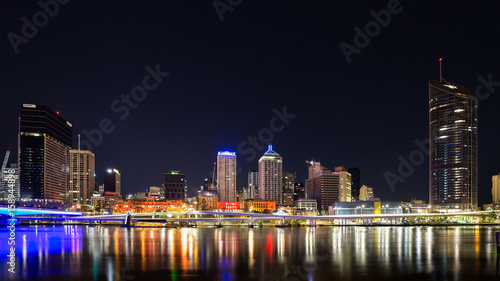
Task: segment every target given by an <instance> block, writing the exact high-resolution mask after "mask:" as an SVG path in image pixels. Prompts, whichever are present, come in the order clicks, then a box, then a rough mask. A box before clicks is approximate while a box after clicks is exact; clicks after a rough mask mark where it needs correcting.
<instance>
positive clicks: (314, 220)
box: [309, 219, 316, 227]
mask: <svg viewBox="0 0 500 281" xmlns="http://www.w3.org/2000/svg"><path fill="white" fill-rule="evenodd" d="M309 226H310V227H316V219H311V220H309Z"/></svg>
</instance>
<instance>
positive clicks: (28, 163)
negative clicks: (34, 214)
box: [18, 104, 73, 202]
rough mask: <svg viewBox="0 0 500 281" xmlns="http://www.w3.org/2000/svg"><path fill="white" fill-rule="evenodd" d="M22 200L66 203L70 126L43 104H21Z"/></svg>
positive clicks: (71, 131)
mask: <svg viewBox="0 0 500 281" xmlns="http://www.w3.org/2000/svg"><path fill="white" fill-rule="evenodd" d="M19 123H20V124H19V150H18V151H19V156H18V157H19V184H20V195H21V199H25V200H43V199H45V200H51V201H57V202H65V201H66V200H67V192H68V177H69V167H68V162H69V150H70V147H71V146H72V142H73V126H72V124H71V123H69V122H68V121H66V120H65V119H64V118H62V117H61V116H60V115H59V114H58V113H56V112H54V111H52V110H51V109H50V108H48V107H46V106H44V105H35V104H23V105H21V116H20V120H19Z"/></svg>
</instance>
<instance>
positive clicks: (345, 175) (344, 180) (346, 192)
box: [334, 167, 352, 202]
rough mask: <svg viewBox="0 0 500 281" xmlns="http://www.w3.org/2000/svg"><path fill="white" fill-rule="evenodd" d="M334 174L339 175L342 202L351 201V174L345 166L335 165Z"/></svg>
mask: <svg viewBox="0 0 500 281" xmlns="http://www.w3.org/2000/svg"><path fill="white" fill-rule="evenodd" d="M334 174H338V175H339V188H340V200H339V201H342V202H351V201H352V196H351V194H352V186H351V183H352V176H351V174H350V173H349V172H348V170H347V168H346V167H335V172H334Z"/></svg>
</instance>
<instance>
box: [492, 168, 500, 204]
mask: <svg viewBox="0 0 500 281" xmlns="http://www.w3.org/2000/svg"><path fill="white" fill-rule="evenodd" d="M491 195H492V197H493V198H492V200H491V202H492V203H493V204H495V205H498V204H500V174H498V175H494V176H492V177H491Z"/></svg>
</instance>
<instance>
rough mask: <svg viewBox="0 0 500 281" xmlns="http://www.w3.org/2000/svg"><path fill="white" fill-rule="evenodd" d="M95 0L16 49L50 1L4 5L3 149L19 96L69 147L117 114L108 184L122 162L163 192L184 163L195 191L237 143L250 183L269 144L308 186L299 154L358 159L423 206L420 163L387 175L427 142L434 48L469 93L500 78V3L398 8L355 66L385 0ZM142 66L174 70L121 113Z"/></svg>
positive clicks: (486, 146)
mask: <svg viewBox="0 0 500 281" xmlns="http://www.w3.org/2000/svg"><path fill="white" fill-rule="evenodd" d="M44 1H45V0H44ZM61 1H62V0H61ZM90 2H91V1H75V0H73V1H69V3H67V4H65V5H59V9H58V11H57V12H56V13H54V16H53V17H49V19H48V21H47V23H46V24H45V25H44V26H42V27H40V28H38V32H37V33H36V34H34V35H33V36H31V35H30V36H31V37H32V38H29V39H26V40H27V41H24V42H26V43H19V42H18V43H19V45H18V46H17V48H18V50H19V51H18V52H17V53H16V52H15V51H14V48H13V45H12V44H11V42H10V41H9V36H8V34H9V33H10V32H12V33H14V34H16V36H22V27H23V24H24V23H23V21H22V20H21V19H22V18H23V17H26V18H27V19H28V20H29V21H30V22H33V15H34V14H35V13H37V12H38V11H41V10H42V8H41V7H40V6H39V5H38V4H37V3H36V1H14V0H8V1H1V3H0V11H1V12H0V13H1V19H2V24H1V33H2V34H3V39H2V40H1V41H0V48H1V63H0V68H1V73H2V75H1V80H2V81H1V86H0V87H1V93H2V100H3V101H2V110H1V112H0V120H1V121H2V122H0V131H1V132H2V134H1V138H0V155H1V157H2V159H3V155H4V151H5V150H6V149H7V147H8V145H9V143H10V142H13V143H14V144H16V142H17V136H16V134H17V118H18V115H19V105H20V104H22V103H34V104H44V105H47V106H49V107H50V108H52V109H53V110H54V111H60V113H61V116H63V117H64V118H65V119H67V120H68V121H70V122H71V123H72V124H73V128H74V146H75V147H76V144H77V134H78V133H82V131H83V130H86V131H91V130H93V129H97V128H99V123H100V122H101V120H103V119H104V120H105V121H104V122H106V120H107V119H105V118H109V120H110V121H109V120H108V122H112V125H109V124H108V125H107V127H109V126H111V127H113V126H114V130H113V131H112V132H109V133H104V134H103V139H102V142H101V143H100V144H99V145H97V146H95V145H94V147H93V149H92V151H93V152H94V153H95V154H96V162H97V168H96V170H97V175H98V180H99V182H100V183H102V179H103V177H102V174H103V172H104V171H105V170H106V169H107V168H110V167H113V168H117V169H119V170H120V171H121V173H122V193H123V194H125V193H134V192H138V191H140V190H143V189H146V188H148V187H149V186H155V185H156V186H160V185H161V184H162V182H163V179H164V173H165V172H166V171H170V170H179V171H183V172H185V173H186V174H187V180H188V186H189V196H194V195H195V190H196V189H198V188H199V186H200V185H202V184H203V179H204V178H206V177H208V176H209V175H211V171H212V167H213V162H214V161H216V154H217V151H219V150H226V149H227V150H233V151H237V152H238V164H239V166H240V169H241V173H239V174H238V176H237V179H238V180H237V181H238V187H243V186H246V185H247V173H248V170H250V169H257V164H258V162H257V161H258V158H259V157H260V156H261V155H262V154H263V153H264V152H265V150H266V148H264V146H267V142H272V144H273V146H274V150H275V151H276V152H278V153H279V154H280V155H281V156H282V157H283V163H284V164H283V167H284V170H285V171H291V172H296V173H297V179H298V180H299V181H304V180H305V178H306V176H307V164H306V163H305V162H304V160H306V159H311V158H314V159H315V160H319V161H321V164H322V165H323V166H326V167H328V168H331V169H333V168H334V167H335V166H345V167H355V166H357V167H359V168H360V169H361V183H362V184H366V185H368V186H371V187H373V188H374V193H375V196H376V197H381V198H382V199H383V200H404V201H408V200H410V199H411V198H417V199H423V200H426V201H428V200H429V198H428V160H427V159H425V162H424V163H422V164H420V165H416V167H415V168H414V172H413V173H410V175H408V176H405V177H404V178H405V181H404V182H403V183H401V182H398V183H396V185H395V189H394V190H391V188H390V187H389V184H388V183H387V181H386V179H385V178H384V173H386V172H387V171H389V172H392V173H394V174H398V165H399V163H400V160H399V159H398V156H400V155H401V156H402V158H404V159H408V156H409V155H410V153H412V151H415V150H418V146H417V145H416V144H415V143H414V141H415V140H425V139H427V138H428V81H429V80H431V79H439V63H438V58H439V57H443V58H444V59H443V77H444V78H445V79H446V80H448V81H450V82H454V83H457V84H460V85H463V86H465V87H468V88H470V89H472V90H475V89H476V87H477V86H478V85H481V82H480V79H479V78H478V77H479V76H482V77H484V79H486V80H488V76H489V75H491V78H490V80H492V81H500V68H499V62H500V52H499V46H500V17H499V16H498V13H499V11H500V4H498V3H497V2H496V1H488V2H487V3H483V2H481V3H478V2H475V1H401V2H400V4H399V6H397V5H396V4H394V5H395V6H394V7H397V9H396V8H394V7H392V6H391V5H393V4H389V6H391V7H392V8H393V11H395V13H394V14H392V15H391V19H390V21H389V22H388V23H387V24H385V23H384V25H386V26H385V27H381V28H380V30H379V31H378V34H377V32H376V31H377V30H375V29H373V30H372V35H373V37H371V38H370V41H369V43H368V44H367V46H363V48H359V50H358V53H353V54H352V55H351V56H350V59H351V62H350V63H348V62H347V60H346V57H345V56H344V54H343V52H342V50H341V48H340V47H339V45H340V44H341V42H345V43H346V44H349V45H352V46H353V47H355V46H356V45H355V43H354V37H355V34H356V32H355V30H354V28H355V27H359V28H360V29H362V30H364V29H365V26H366V25H367V23H369V22H371V21H373V20H374V17H373V16H372V15H371V14H370V11H372V10H374V11H375V12H378V11H380V10H382V9H384V10H387V9H388V3H390V2H391V1H341V2H339V1H284V0H283V1H247V0H243V1H238V0H234V1H231V3H233V4H235V6H234V7H231V6H227V5H228V4H227V3H228V2H226V1H225V0H224V1H223V0H221V1H220V2H216V4H217V5H218V7H219V8H220V9H224V7H225V8H228V7H229V8H230V10H231V11H230V10H227V11H225V12H224V13H223V14H222V17H223V20H222V21H221V17H219V14H218V13H217V11H216V9H215V8H214V5H213V2H212V1H92V2H91V3H90ZM146 2H147V3H146ZM239 2H241V3H239ZM292 2H293V3H292ZM236 4H238V5H236ZM224 5H226V6H224ZM52 8H53V7H52ZM39 15H40V13H39ZM40 20H41V21H42V23H43V18H40V19H39V21H40ZM28 35H29V34H28ZM11 36H12V34H11ZM18 38H19V37H18ZM23 40H24V39H23ZM360 41H361V40H360ZM358 43H359V42H358ZM365 45H366V44H365ZM157 65H158V66H157ZM148 66H149V67H150V68H151V69H153V70H152V71H154V70H155V68H157V67H158V68H159V71H161V72H168V73H169V75H168V76H166V74H162V75H163V76H166V77H161V76H159V77H157V78H158V80H162V81H161V83H158V84H157V85H156V84H155V85H156V88H155V89H153V90H150V91H148V92H147V95H146V96H144V95H143V96H140V98H141V99H142V100H141V101H140V102H137V103H134V106H136V108H130V106H127V108H128V111H129V112H128V115H127V114H126V112H125V109H124V108H123V106H124V103H123V102H121V101H120V99H121V95H122V93H123V94H124V95H130V94H131V91H132V89H134V87H136V86H141V85H142V84H143V82H142V81H143V78H144V77H145V75H147V74H148V71H147V70H146V68H147V67H148ZM155 82H156V81H155V80H149V82H148V83H150V84H154V83H155ZM495 83H496V82H494V83H493V86H490V91H489V92H490V95H489V96H488V94H487V93H488V90H487V87H483V88H482V90H481V91H482V92H481V93H482V97H481V99H480V102H479V104H480V106H479V116H478V119H479V129H478V132H479V203H480V204H481V205H482V204H484V203H489V202H490V201H491V191H490V190H491V176H492V175H493V174H498V173H499V172H500V162H499V158H498V157H499V155H500V146H499V145H498V140H499V139H500V129H499V106H498V105H499V103H500V98H499V94H500V85H497V84H499V83H496V84H495ZM495 90H496V91H495ZM137 93H139V94H140V92H137ZM115 100H118V101H116V102H114V101H115ZM113 103H114V104H115V109H114V110H113V109H112V105H113ZM120 106H121V107H122V108H121V109H120V110H118V109H117V108H118V107H120ZM284 107H286V111H287V114H290V115H293V116H289V117H290V118H289V119H286V120H287V121H286V122H287V123H288V124H286V125H285V126H282V124H283V123H282V121H281V120H280V119H277V120H278V121H276V122H275V123H273V125H272V126H271V127H270V122H271V121H274V120H275V118H274V119H273V117H274V116H276V111H277V112H279V113H280V114H282V113H283V109H284ZM273 109H275V110H274V111H273ZM291 117H294V118H293V119H291ZM122 119H123V120H122ZM270 128H274V129H275V131H276V132H273V136H272V138H271V137H270V136H269V132H271V130H270ZM107 129H109V128H107ZM278 131H279V132H278ZM259 132H260V134H261V137H263V138H264V139H266V141H265V142H266V143H265V144H264V145H262V146H261V144H260V141H259V144H258V148H254V147H252V145H250V144H248V142H249V140H248V138H249V137H250V138H253V137H255V136H257V139H258V135H259ZM82 140H88V139H87V138H85V137H82ZM244 142H246V143H244ZM238 147H240V149H238ZM251 151H255V152H256V156H254V155H253V153H252V152H251Z"/></svg>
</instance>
